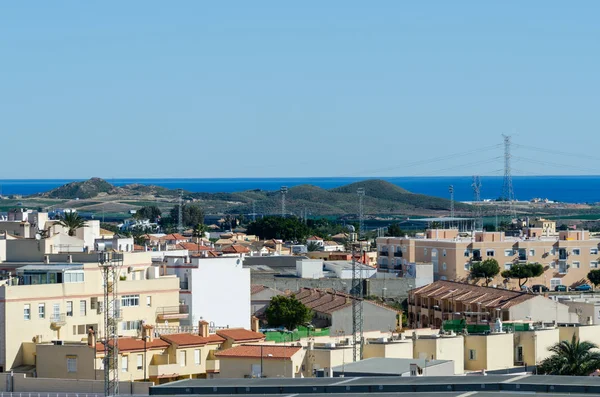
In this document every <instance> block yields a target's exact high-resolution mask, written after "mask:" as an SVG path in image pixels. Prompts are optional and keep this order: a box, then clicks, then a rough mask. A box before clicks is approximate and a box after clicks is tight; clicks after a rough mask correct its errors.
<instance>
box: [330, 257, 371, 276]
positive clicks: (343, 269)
mask: <svg viewBox="0 0 600 397" xmlns="http://www.w3.org/2000/svg"><path fill="white" fill-rule="evenodd" d="M323 263H324V266H325V270H329V271H330V272H334V273H335V275H336V277H338V278H341V279H346V280H348V279H351V278H352V276H353V271H352V261H325V262H323ZM356 266H357V267H358V268H359V269H360V270H361V272H362V278H371V277H375V275H376V274H377V269H375V268H374V267H371V266H368V265H363V264H362V263H358V262H357V263H356Z"/></svg>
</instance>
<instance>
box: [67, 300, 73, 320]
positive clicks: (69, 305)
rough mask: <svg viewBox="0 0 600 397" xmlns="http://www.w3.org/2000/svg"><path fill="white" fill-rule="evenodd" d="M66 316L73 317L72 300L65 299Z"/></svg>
mask: <svg viewBox="0 0 600 397" xmlns="http://www.w3.org/2000/svg"><path fill="white" fill-rule="evenodd" d="M67 316H69V317H73V301H67Z"/></svg>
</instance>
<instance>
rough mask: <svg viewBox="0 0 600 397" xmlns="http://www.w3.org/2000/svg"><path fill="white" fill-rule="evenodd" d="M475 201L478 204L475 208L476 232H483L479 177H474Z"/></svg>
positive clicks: (472, 185)
mask: <svg viewBox="0 0 600 397" xmlns="http://www.w3.org/2000/svg"><path fill="white" fill-rule="evenodd" d="M471 187H472V188H473V201H474V202H475V203H476V204H475V205H476V207H475V218H476V219H475V230H483V216H482V213H481V178H480V177H479V175H473V183H472V184H471Z"/></svg>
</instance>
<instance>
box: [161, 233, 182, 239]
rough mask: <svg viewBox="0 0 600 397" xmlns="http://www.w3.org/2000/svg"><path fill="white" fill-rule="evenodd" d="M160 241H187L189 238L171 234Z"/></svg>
mask: <svg viewBox="0 0 600 397" xmlns="http://www.w3.org/2000/svg"><path fill="white" fill-rule="evenodd" d="M160 239H161V240H162V241H165V240H187V239H188V238H187V237H185V236H182V235H181V234H179V233H171V234H167V235H166V236H162V237H161V238H160Z"/></svg>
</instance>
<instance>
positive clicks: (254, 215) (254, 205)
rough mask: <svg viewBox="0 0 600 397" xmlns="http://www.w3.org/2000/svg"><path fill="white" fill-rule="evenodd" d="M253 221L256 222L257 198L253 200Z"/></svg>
mask: <svg viewBox="0 0 600 397" xmlns="http://www.w3.org/2000/svg"><path fill="white" fill-rule="evenodd" d="M252 222H256V200H252Z"/></svg>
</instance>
